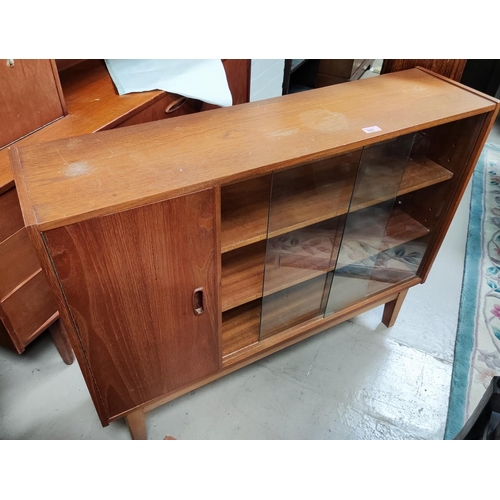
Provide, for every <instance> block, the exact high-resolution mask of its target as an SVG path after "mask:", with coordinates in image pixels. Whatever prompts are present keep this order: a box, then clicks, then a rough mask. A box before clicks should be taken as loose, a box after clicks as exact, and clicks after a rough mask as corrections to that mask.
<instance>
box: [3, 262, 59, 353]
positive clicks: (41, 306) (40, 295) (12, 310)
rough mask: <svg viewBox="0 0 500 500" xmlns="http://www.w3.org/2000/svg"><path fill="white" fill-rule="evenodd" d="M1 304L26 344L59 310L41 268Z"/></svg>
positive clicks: (20, 338)
mask: <svg viewBox="0 0 500 500" xmlns="http://www.w3.org/2000/svg"><path fill="white" fill-rule="evenodd" d="M1 304H2V309H3V312H4V314H5V316H7V319H8V320H9V322H10V324H11V326H12V328H13V330H14V332H15V334H16V336H17V337H18V338H19V340H20V341H21V342H22V343H23V344H24V345H26V344H27V343H28V342H29V340H30V338H31V337H33V335H35V334H36V333H38V331H39V330H40V327H41V326H43V325H44V323H46V322H47V321H48V320H49V319H50V318H51V316H53V315H54V314H55V313H56V312H57V307H56V304H55V302H54V299H53V297H52V292H51V291H50V288H49V285H48V284H47V280H46V278H45V275H44V274H43V272H42V271H41V270H40V272H39V273H38V274H36V275H35V276H33V278H31V279H30V280H29V281H28V282H26V283H25V284H24V285H23V286H22V287H21V288H19V289H18V290H16V291H15V292H14V293H12V294H11V295H9V296H8V297H7V298H5V299H4V300H3V301H2V302H1Z"/></svg>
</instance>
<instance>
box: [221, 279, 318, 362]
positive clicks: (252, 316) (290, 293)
mask: <svg viewBox="0 0 500 500" xmlns="http://www.w3.org/2000/svg"><path fill="white" fill-rule="evenodd" d="M324 281H325V280H324V277H322V276H318V277H316V278H315V279H312V280H308V281H306V282H304V283H300V284H299V285H297V286H295V287H292V288H289V289H287V290H285V291H282V292H280V293H277V294H274V295H273V296H272V297H269V298H268V299H266V300H267V301H269V302H267V303H266V304H265V305H264V309H263V308H262V299H258V300H254V301H252V302H249V303H247V304H244V305H242V306H239V307H237V308H235V309H231V310H230V311H227V312H225V313H223V315H222V355H223V357H224V356H227V355H229V354H232V353H234V352H235V351H237V350H239V349H242V348H244V347H247V346H249V345H251V344H254V343H256V342H258V341H259V340H262V339H263V338H267V337H269V336H271V335H273V334H274V333H276V332H278V331H281V330H282V329H283V318H286V325H287V327H289V326H294V325H296V324H299V323H302V322H303V321H308V320H310V319H312V318H314V317H318V316H321V315H322V314H323V310H324V305H325V304H324V302H323V301H324V299H325V298H326V297H325V293H324V292H325V288H324ZM271 301H272V302H271ZM289 311H293V317H290V313H289ZM261 313H262V321H263V328H264V332H263V334H262V335H261V333H260V326H261Z"/></svg>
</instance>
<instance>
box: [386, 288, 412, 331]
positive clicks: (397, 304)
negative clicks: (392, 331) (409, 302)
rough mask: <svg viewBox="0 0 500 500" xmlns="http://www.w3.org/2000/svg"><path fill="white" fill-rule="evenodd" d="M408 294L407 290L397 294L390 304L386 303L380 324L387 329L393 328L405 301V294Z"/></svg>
mask: <svg viewBox="0 0 500 500" xmlns="http://www.w3.org/2000/svg"><path fill="white" fill-rule="evenodd" d="M407 293H408V288H407V289H406V290H403V291H402V292H399V294H398V296H397V297H396V298H395V299H394V300H392V301H391V302H387V304H386V305H385V306H384V314H383V315H382V323H384V325H385V326H386V327H387V328H390V327H391V326H394V323H396V319H397V318H398V314H399V310H400V309H401V306H402V305H403V301H404V300H405V297H406V294H407Z"/></svg>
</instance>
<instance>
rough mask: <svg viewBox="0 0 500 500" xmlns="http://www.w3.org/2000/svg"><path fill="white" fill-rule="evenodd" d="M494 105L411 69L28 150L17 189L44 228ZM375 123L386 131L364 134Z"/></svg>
mask: <svg viewBox="0 0 500 500" xmlns="http://www.w3.org/2000/svg"><path fill="white" fill-rule="evenodd" d="M495 106H496V101H494V100H492V99H487V98H484V97H482V96H479V95H477V94H476V93H474V92H471V91H467V90H464V89H462V88H460V87H458V86H455V85H450V84H449V83H448V82H446V81H444V80H443V79H441V78H437V77H434V76H432V75H430V74H429V73H427V72H425V71H421V70H419V69H411V70H407V71H402V72H398V73H392V74H388V75H383V76H381V77H377V78H372V79H366V80H360V81H357V82H350V83H347V84H342V85H337V86H333V87H326V88H323V89H317V90H313V91H310V92H303V93H300V94H294V95H288V96H282V97H279V98H274V99H269V100H265V101H259V102H255V103H248V104H242V105H240V106H234V107H230V108H224V109H217V110H213V111H209V112H207V113H200V114H194V115H188V116H181V117H178V118H177V119H176V120H175V121H169V120H166V121H161V122H153V123H148V124H143V125H137V126H135V127H127V128H124V129H121V130H111V131H107V132H104V133H101V134H99V135H87V136H83V137H78V138H72V139H70V140H62V141H55V142H52V143H50V144H48V143H46V144H39V145H33V146H30V147H25V148H20V149H19V155H20V157H19V160H16V159H13V168H14V170H15V176H16V178H20V177H21V176H22V177H24V182H23V183H22V184H20V187H19V188H18V189H23V190H25V191H26V192H25V193H21V194H20V198H21V200H22V203H23V204H24V205H25V207H24V215H25V217H26V220H27V221H28V223H29V224H38V225H39V226H40V227H41V228H42V229H44V230H46V229H50V228H55V227H59V226H62V225H65V224H68V223H73V222H77V221H81V220H85V219H88V218H90V217H95V216H99V215H105V214H109V213H113V212H116V211H119V210H125V209H128V208H131V207H135V206H139V205H143V204H145V203H151V202H154V201H159V200H161V199H164V198H165V195H166V194H167V193H168V196H171V197H175V196H178V195H180V194H184V193H187V192H189V191H193V190H199V189H202V188H205V187H212V186H215V185H216V184H219V183H229V182H231V181H234V180H237V179H242V178H244V177H249V176H252V175H255V174H256V173H257V172H260V173H262V174H263V173H265V172H266V171H271V170H273V169H279V168H282V167H289V166H292V165H296V164H301V163H304V162H307V161H314V160H320V159H324V158H327V157H329V156H332V155H334V154H339V153H343V152H346V151H347V150H353V149H359V148H360V147H362V146H364V145H367V144H373V143H375V142H379V141H381V140H384V139H389V138H392V137H396V136H399V135H403V134H406V133H409V132H413V131H415V130H417V129H420V128H422V127H430V126H433V125H438V124H441V123H445V122H449V121H453V120H455V119H459V118H465V117H467V116H472V115H476V114H480V113H484V112H487V111H492V110H494V109H495ZM371 126H378V127H379V128H380V129H381V130H380V131H378V132H374V133H369V134H368V133H366V132H365V131H363V128H366V127H371ZM193 145H196V146H195V147H193ZM139 146H140V147H139ZM12 150H14V151H15V150H16V148H15V147H13V148H11V151H12ZM14 156H15V153H14ZM137 165H141V168H140V169H139V168H137Z"/></svg>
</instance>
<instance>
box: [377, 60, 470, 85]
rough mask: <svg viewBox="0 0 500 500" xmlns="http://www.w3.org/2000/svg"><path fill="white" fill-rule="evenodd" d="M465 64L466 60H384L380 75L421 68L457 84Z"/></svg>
mask: <svg viewBox="0 0 500 500" xmlns="http://www.w3.org/2000/svg"><path fill="white" fill-rule="evenodd" d="M466 62H467V59H384V62H383V64H382V70H381V74H384V73H394V72H396V71H402V70H404V69H410V68H415V67H416V66H421V67H422V68H427V69H430V70H431V71H434V73H439V74H440V75H443V76H446V77H447V78H451V79H452V80H455V81H457V82H459V81H460V79H461V78H462V74H463V72H464V68H465V63H466Z"/></svg>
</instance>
